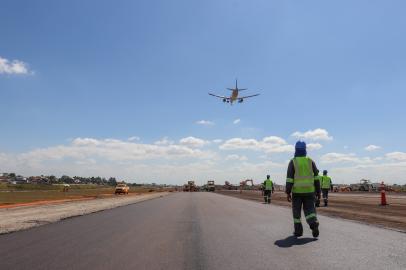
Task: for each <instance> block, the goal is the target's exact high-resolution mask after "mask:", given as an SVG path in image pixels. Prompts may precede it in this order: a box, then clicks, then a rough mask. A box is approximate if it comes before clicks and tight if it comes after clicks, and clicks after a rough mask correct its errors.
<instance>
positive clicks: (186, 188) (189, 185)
mask: <svg viewBox="0 0 406 270" xmlns="http://www.w3.org/2000/svg"><path fill="white" fill-rule="evenodd" d="M183 191H186V192H195V191H197V188H196V185H195V181H187V184H185V185H184V186H183Z"/></svg>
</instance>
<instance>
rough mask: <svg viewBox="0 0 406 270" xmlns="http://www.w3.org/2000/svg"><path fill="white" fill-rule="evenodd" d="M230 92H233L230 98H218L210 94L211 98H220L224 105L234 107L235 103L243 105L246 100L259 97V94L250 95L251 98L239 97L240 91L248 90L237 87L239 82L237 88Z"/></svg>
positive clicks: (231, 89)
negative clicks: (228, 104) (227, 104)
mask: <svg viewBox="0 0 406 270" xmlns="http://www.w3.org/2000/svg"><path fill="white" fill-rule="evenodd" d="M227 89H228V90H230V91H232V93H231V96H229V97H225V96H218V95H215V94H212V93H209V95H210V96H213V97H218V98H221V99H222V100H223V102H224V103H226V102H227V103H230V105H233V102H234V101H237V100H238V103H242V102H243V101H244V99H245V98H250V97H256V96H259V94H255V95H250V96H244V97H239V96H238V94H239V92H240V91H244V90H247V88H238V86H237V80H235V88H227Z"/></svg>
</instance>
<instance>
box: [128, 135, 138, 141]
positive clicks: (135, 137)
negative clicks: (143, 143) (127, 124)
mask: <svg viewBox="0 0 406 270" xmlns="http://www.w3.org/2000/svg"><path fill="white" fill-rule="evenodd" d="M128 140H129V141H139V140H140V137H137V136H132V137H130V138H128Z"/></svg>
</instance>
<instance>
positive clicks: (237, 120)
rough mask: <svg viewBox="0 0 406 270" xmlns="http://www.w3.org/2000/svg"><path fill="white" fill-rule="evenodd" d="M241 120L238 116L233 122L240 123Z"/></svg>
mask: <svg viewBox="0 0 406 270" xmlns="http://www.w3.org/2000/svg"><path fill="white" fill-rule="evenodd" d="M240 122H241V119H240V118H238V119H235V120H234V121H233V124H234V125H237V124H238V123H240Z"/></svg>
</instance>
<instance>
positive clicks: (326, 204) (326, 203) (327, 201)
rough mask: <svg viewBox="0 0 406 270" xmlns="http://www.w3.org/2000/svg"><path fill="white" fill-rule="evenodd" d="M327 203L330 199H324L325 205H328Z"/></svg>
mask: <svg viewBox="0 0 406 270" xmlns="http://www.w3.org/2000/svg"><path fill="white" fill-rule="evenodd" d="M327 205H328V200H326V199H325V200H324V206H325V207H327Z"/></svg>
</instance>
